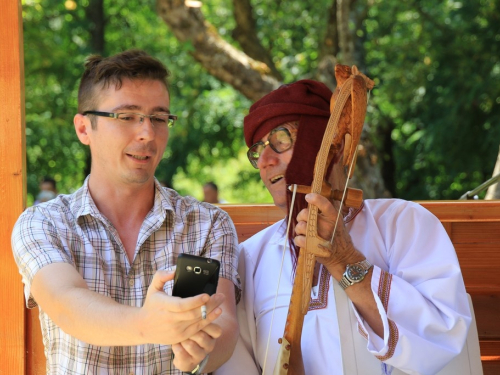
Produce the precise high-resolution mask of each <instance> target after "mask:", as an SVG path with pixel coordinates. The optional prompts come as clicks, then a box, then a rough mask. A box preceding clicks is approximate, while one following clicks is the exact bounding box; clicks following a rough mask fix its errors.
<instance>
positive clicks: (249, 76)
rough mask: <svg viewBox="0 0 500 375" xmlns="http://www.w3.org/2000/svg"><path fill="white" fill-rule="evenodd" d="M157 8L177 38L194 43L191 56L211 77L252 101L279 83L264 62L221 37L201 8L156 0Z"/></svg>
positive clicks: (181, 1) (174, 0) (166, 0)
mask: <svg viewBox="0 0 500 375" xmlns="http://www.w3.org/2000/svg"><path fill="white" fill-rule="evenodd" d="M157 9H158V14H159V15H160V16H161V17H162V18H163V20H164V21H165V22H166V23H167V25H169V26H170V29H171V30H172V32H173V33H174V34H175V36H176V37H177V39H179V40H180V41H182V42H189V43H191V44H192V45H193V47H194V51H193V52H192V55H193V57H194V58H195V59H196V60H198V61H199V62H200V63H201V65H202V66H203V67H204V68H205V69H206V70H207V71H208V72H209V73H210V74H211V75H213V76H214V77H216V78H218V79H220V80H221V81H223V82H227V83H229V84H230V85H231V86H233V87H234V88H235V89H236V90H238V91H239V92H241V93H242V94H243V95H245V96H246V97H247V98H249V99H250V100H253V101H256V100H258V99H260V98H262V97H263V96H264V95H266V94H267V93H269V92H271V91H272V90H274V89H276V88H278V87H279V85H280V83H279V81H278V80H277V79H276V78H274V77H272V76H271V75H270V73H271V71H270V69H269V67H268V66H267V65H266V64H264V63H262V62H260V61H256V60H254V59H252V58H250V57H249V56H247V55H246V54H244V53H243V52H241V51H238V50H237V49H235V48H234V47H233V46H232V45H230V44H229V43H227V42H226V41H225V40H224V39H222V38H221V37H220V36H219V35H218V34H217V33H216V32H215V31H214V30H215V28H214V27H213V26H212V25H210V24H209V23H208V22H207V21H206V20H205V19H204V17H203V14H202V13H201V11H200V9H198V8H189V7H187V6H186V5H185V3H184V1H183V0H158V2H157Z"/></svg>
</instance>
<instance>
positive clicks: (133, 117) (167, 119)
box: [83, 111, 177, 128]
mask: <svg viewBox="0 0 500 375" xmlns="http://www.w3.org/2000/svg"><path fill="white" fill-rule="evenodd" d="M83 115H84V116H86V115H94V116H101V117H108V118H114V119H117V120H120V121H121V122H123V123H124V124H129V125H135V124H141V125H142V123H143V122H144V119H145V118H146V117H148V118H149V120H150V121H151V124H153V126H154V127H158V128H166V127H169V128H171V127H172V126H174V122H175V120H177V116H176V115H171V114H168V113H157V114H154V115H143V114H141V113H128V112H126V113H113V112H98V111H85V112H83Z"/></svg>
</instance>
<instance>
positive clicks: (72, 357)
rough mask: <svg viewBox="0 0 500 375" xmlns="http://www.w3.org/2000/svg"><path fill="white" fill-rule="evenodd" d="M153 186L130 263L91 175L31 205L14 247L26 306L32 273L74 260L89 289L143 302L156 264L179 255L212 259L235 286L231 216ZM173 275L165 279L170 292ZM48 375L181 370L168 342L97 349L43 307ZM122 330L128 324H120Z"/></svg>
mask: <svg viewBox="0 0 500 375" xmlns="http://www.w3.org/2000/svg"><path fill="white" fill-rule="evenodd" d="M155 184H156V192H155V200H154V206H153V208H152V209H151V211H150V212H149V213H148V215H147V216H146V218H145V219H144V222H143V223H142V227H141V230H140V232H139V236H138V240H137V246H136V250H135V256H134V260H133V262H132V264H130V262H129V260H128V257H127V255H126V252H125V249H124V247H123V245H122V243H121V241H120V239H119V236H118V233H117V231H116V229H115V228H114V227H113V225H112V224H111V222H110V221H109V220H108V219H107V218H105V217H104V216H103V215H102V214H101V213H100V212H99V210H98V209H97V207H96V205H95V203H94V201H93V200H92V197H91V195H90V192H89V189H88V179H87V180H86V181H85V183H84V185H83V186H82V187H81V188H80V189H79V190H78V191H76V192H75V193H74V194H71V195H59V196H58V197H57V198H55V199H53V200H51V201H49V202H46V203H43V204H39V205H36V206H33V207H30V208H28V209H27V210H25V211H24V212H23V214H22V215H21V216H20V218H19V220H18V221H17V223H16V225H15V227H14V231H13V234H12V248H13V251H14V257H15V260H16V262H17V264H18V267H19V270H20V273H21V275H22V279H23V283H24V292H25V297H26V304H27V306H28V308H33V307H35V306H37V304H36V301H35V300H34V299H33V297H32V296H31V294H30V287H31V283H32V281H33V277H34V276H35V274H36V273H37V272H38V270H40V269H41V268H42V267H44V266H46V265H48V264H51V263H58V262H64V263H69V264H72V265H73V266H74V267H75V268H76V269H77V270H78V272H79V273H80V275H82V277H83V278H84V279H85V281H86V282H87V285H88V287H89V289H90V290H93V291H95V292H97V293H100V294H103V295H105V296H109V297H111V298H113V299H114V300H115V301H117V302H119V303H121V304H124V305H130V306H137V307H140V306H142V305H143V303H144V300H145V298H146V292H147V289H148V286H149V285H150V283H151V280H152V279H153V275H154V273H155V272H156V271H157V270H165V269H171V268H172V266H174V265H175V263H176V260H177V256H178V254H180V253H189V254H194V255H202V256H205V257H210V258H215V259H218V260H219V261H220V262H221V269H220V276H221V277H224V278H227V279H229V280H231V281H232V282H233V283H234V285H235V287H236V289H237V290H239V288H240V281H239V276H238V274H237V270H236V268H237V236H236V231H235V229H234V225H233V223H232V222H231V220H230V218H229V216H228V214H227V213H226V212H224V211H223V210H220V209H219V208H217V207H215V206H212V205H210V204H207V203H200V202H198V201H197V200H195V199H194V198H191V197H182V196H180V195H179V194H177V192H175V191H174V190H170V189H166V188H162V187H161V186H160V185H159V184H158V181H156V182H155ZM172 283H173V282H172V281H170V282H168V283H167V284H166V285H165V291H166V293H168V294H171V291H172ZM40 321H41V326H42V333H43V343H44V346H45V356H46V358H47V374H120V375H123V374H127V375H128V374H136V375H139V374H148V375H149V374H182V372H181V371H179V370H177V369H176V368H175V367H174V366H173V365H172V362H171V348H170V345H158V344H146V345H138V346H112V347H102V346H95V345H90V344H87V343H85V342H83V341H80V340H78V339H77V338H75V337H72V336H70V335H68V334H66V333H65V332H64V331H63V330H61V329H60V328H59V327H58V326H56V325H55V324H54V322H53V321H52V320H51V319H50V318H49V317H48V316H47V314H45V312H44V311H42V310H41V309H40ZM124 329H126V328H124Z"/></svg>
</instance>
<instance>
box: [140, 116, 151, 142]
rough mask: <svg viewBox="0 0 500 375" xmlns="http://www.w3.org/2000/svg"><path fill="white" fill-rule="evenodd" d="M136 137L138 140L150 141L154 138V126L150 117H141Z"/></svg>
mask: <svg viewBox="0 0 500 375" xmlns="http://www.w3.org/2000/svg"><path fill="white" fill-rule="evenodd" d="M138 128H139V132H138V135H139V137H140V139H146V140H150V139H153V138H154V137H155V125H154V124H153V120H152V118H151V117H146V116H145V117H141V121H140V125H139V127H138Z"/></svg>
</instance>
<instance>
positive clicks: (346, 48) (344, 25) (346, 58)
mask: <svg viewBox="0 0 500 375" xmlns="http://www.w3.org/2000/svg"><path fill="white" fill-rule="evenodd" d="M350 16H351V0H337V28H338V38H339V46H340V51H339V52H340V54H339V57H338V60H339V63H341V64H344V65H349V66H351V65H353V64H354V62H355V60H354V38H353V35H352V34H353V33H352V31H351V29H350V28H349V20H350Z"/></svg>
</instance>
